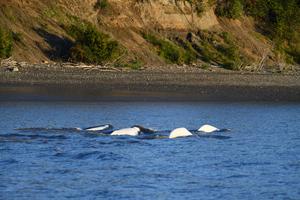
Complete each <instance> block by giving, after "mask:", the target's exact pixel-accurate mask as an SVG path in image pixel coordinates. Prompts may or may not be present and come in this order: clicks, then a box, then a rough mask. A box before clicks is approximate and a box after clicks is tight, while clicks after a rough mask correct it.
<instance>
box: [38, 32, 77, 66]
mask: <svg viewBox="0 0 300 200" xmlns="http://www.w3.org/2000/svg"><path fill="white" fill-rule="evenodd" d="M33 30H34V31H35V32H36V33H37V34H38V35H39V36H41V37H42V38H43V39H44V41H45V42H47V43H48V44H49V46H50V49H47V48H44V47H42V46H41V44H39V43H37V46H38V47H39V48H40V49H41V50H42V51H43V52H44V53H45V54H46V55H47V56H48V57H49V58H50V59H51V60H63V61H67V60H68V58H69V57H70V55H69V51H70V48H71V47H72V46H73V42H72V41H71V40H69V39H68V38H66V37H60V36H58V35H55V34H53V33H50V32H48V31H45V30H44V29H41V28H34V29H33Z"/></svg>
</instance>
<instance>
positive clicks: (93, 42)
mask: <svg viewBox="0 0 300 200" xmlns="http://www.w3.org/2000/svg"><path fill="white" fill-rule="evenodd" d="M67 32H68V34H69V35H71V36H72V37H73V38H74V39H75V43H74V46H73V47H72V48H71V50H70V54H71V55H70V56H71V58H72V59H73V60H76V61H81V62H86V63H97V64H101V63H103V62H104V61H107V60H109V59H111V58H113V57H114V55H116V54H118V51H119V45H118V43H117V42H116V41H114V40H112V39H110V37H109V36H108V35H106V34H104V33H102V32H100V31H98V29H97V28H96V27H95V26H93V25H92V24H90V23H85V22H83V23H80V24H77V25H71V26H69V27H67Z"/></svg>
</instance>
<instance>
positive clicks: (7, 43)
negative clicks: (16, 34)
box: [0, 27, 13, 59]
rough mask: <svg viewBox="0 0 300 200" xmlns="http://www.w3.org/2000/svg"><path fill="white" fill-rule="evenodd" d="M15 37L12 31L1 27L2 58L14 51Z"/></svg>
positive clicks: (0, 49)
mask: <svg viewBox="0 0 300 200" xmlns="http://www.w3.org/2000/svg"><path fill="white" fill-rule="evenodd" d="M12 45H13V37H12V34H11V32H10V31H5V30H3V29H2V28H1V27H0V59H2V58H8V57H10V56H11V53H12Z"/></svg>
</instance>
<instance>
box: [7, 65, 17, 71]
mask: <svg viewBox="0 0 300 200" xmlns="http://www.w3.org/2000/svg"><path fill="white" fill-rule="evenodd" d="M7 70H8V71H10V72H18V71H19V68H18V67H15V66H13V67H7Z"/></svg>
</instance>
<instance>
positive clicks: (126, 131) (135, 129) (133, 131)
mask: <svg viewBox="0 0 300 200" xmlns="http://www.w3.org/2000/svg"><path fill="white" fill-rule="evenodd" d="M154 132H155V130H152V129H149V128H145V127H143V126H140V125H134V126H132V127H130V128H122V129H119V130H115V131H113V132H112V133H111V134H110V135H119V136H121V135H127V136H138V135H139V134H141V133H154Z"/></svg>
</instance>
